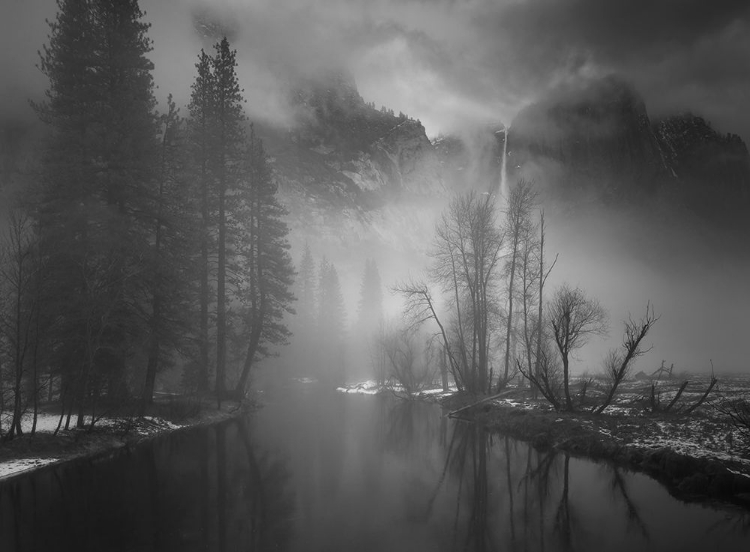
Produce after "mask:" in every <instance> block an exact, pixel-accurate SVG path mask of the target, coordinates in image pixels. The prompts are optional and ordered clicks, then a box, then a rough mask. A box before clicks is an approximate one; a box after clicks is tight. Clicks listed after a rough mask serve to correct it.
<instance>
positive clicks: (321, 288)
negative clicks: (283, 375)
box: [318, 257, 346, 383]
mask: <svg viewBox="0 0 750 552" xmlns="http://www.w3.org/2000/svg"><path fill="white" fill-rule="evenodd" d="M318 274H319V276H318V340H319V343H318V349H319V351H320V352H321V359H320V363H321V365H320V371H321V377H322V379H323V380H325V381H328V382H332V383H343V381H342V380H343V379H344V375H345V373H344V369H345V364H344V362H345V358H344V357H345V350H344V344H345V339H344V337H345V331H346V310H345V308H344V296H343V294H342V293H341V284H340V283H339V276H338V272H337V271H336V267H335V266H333V265H332V264H331V263H329V262H328V260H327V259H326V258H325V257H324V258H323V260H322V261H321V262H320V268H319V270H318Z"/></svg>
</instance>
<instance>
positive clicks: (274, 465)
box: [237, 419, 295, 551]
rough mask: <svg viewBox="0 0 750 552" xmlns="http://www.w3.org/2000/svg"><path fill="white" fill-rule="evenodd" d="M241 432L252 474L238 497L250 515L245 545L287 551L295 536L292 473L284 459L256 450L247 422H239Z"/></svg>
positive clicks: (252, 547) (260, 548)
mask: <svg viewBox="0 0 750 552" xmlns="http://www.w3.org/2000/svg"><path fill="white" fill-rule="evenodd" d="M237 429H238V434H239V438H240V440H241V442H242V445H243V447H244V449H245V453H246V455H247V466H248V467H249V474H250V477H249V479H248V480H247V482H246V485H245V486H244V487H243V488H241V492H240V493H239V496H238V498H239V499H240V500H241V501H242V504H243V505H244V506H245V508H247V510H248V515H249V520H245V524H246V527H248V528H249V533H250V534H249V540H247V541H244V542H243V543H242V544H243V545H246V546H247V548H246V549H247V550H259V551H262V550H285V549H286V548H288V546H289V543H290V542H291V538H292V536H293V531H292V528H293V517H294V513H295V495H294V491H293V489H292V488H291V480H292V474H291V472H290V470H289V467H288V464H287V463H286V462H285V461H284V459H283V458H280V457H276V458H274V457H273V456H271V455H270V454H269V453H268V452H265V453H258V452H257V451H256V449H255V448H254V447H253V444H252V442H251V440H250V432H249V430H248V428H247V425H246V424H245V422H244V420H242V419H240V420H238V421H237ZM248 521H249V523H248Z"/></svg>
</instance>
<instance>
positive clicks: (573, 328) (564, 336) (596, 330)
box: [548, 285, 607, 410]
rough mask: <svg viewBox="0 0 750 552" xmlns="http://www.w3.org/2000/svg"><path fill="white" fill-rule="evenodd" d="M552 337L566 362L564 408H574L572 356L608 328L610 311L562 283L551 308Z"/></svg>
mask: <svg viewBox="0 0 750 552" xmlns="http://www.w3.org/2000/svg"><path fill="white" fill-rule="evenodd" d="M548 311H549V312H548V316H549V324H550V327H551V329H552V337H553V339H554V342H555V344H556V345H557V349H558V351H559V352H560V358H561V359H562V365H563V389H564V392H565V408H566V409H567V410H573V401H572V399H571V397H570V355H571V353H572V352H573V351H575V350H576V349H580V348H581V347H583V346H584V345H585V344H586V342H587V341H588V338H589V337H590V336H591V335H595V334H599V335H601V334H604V333H606V331H607V312H606V311H605V310H604V308H603V307H602V306H601V305H600V304H599V302H598V301H596V300H595V299H590V298H588V297H586V296H585V295H584V293H583V291H582V290H580V289H579V288H575V289H571V288H570V287H569V286H567V285H563V286H561V287H560V288H558V289H557V291H556V292H555V295H554V297H553V298H552V301H551V302H550V305H549V309H548Z"/></svg>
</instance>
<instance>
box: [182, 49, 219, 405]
mask: <svg viewBox="0 0 750 552" xmlns="http://www.w3.org/2000/svg"><path fill="white" fill-rule="evenodd" d="M195 67H196V70H197V75H196V77H195V81H194V82H193V84H192V93H191V96H190V103H189V105H188V111H189V118H188V121H187V134H188V144H187V149H188V158H189V159H190V160H191V172H192V174H193V175H194V177H195V188H196V190H195V194H196V196H197V197H198V198H199V211H200V238H199V242H200V258H199V260H198V272H199V278H198V279H199V286H200V287H199V293H198V302H199V305H200V306H199V311H200V312H199V330H198V348H199V352H198V363H197V364H198V374H197V378H196V379H197V381H196V389H197V391H198V392H199V393H203V392H206V391H207V390H208V371H209V364H210V360H209V358H210V357H209V354H210V343H209V333H208V332H209V304H210V293H211V292H210V287H209V281H210V280H211V279H212V277H213V270H212V266H211V263H210V253H211V252H212V251H213V249H214V244H213V241H214V240H213V234H212V228H213V217H212V213H213V205H214V203H215V201H214V184H213V174H212V171H211V169H212V158H213V156H214V150H215V145H214V144H215V140H214V109H215V98H214V76H213V73H212V68H211V58H210V57H209V56H208V54H206V52H205V51H203V50H201V53H200V56H199V58H198V63H196V65H195Z"/></svg>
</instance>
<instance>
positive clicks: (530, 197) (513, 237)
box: [498, 179, 537, 391]
mask: <svg viewBox="0 0 750 552" xmlns="http://www.w3.org/2000/svg"><path fill="white" fill-rule="evenodd" d="M536 195H537V194H536V192H535V191H534V189H533V187H532V185H531V183H530V182H528V181H526V180H523V179H522V180H520V181H519V182H518V184H517V185H516V186H515V187H514V188H513V189H512V190H511V191H510V197H509V198H508V210H507V212H506V219H505V225H504V226H505V235H506V237H507V238H508V240H509V242H510V243H509V247H510V252H509V254H508V255H509V259H508V267H507V270H508V315H507V324H506V331H505V370H504V372H503V378H502V379H501V380H500V381H499V382H498V391H500V389H501V388H502V387H504V386H505V385H506V384H507V383H508V375H509V374H508V371H509V367H510V341H511V333H512V331H513V295H514V293H515V288H514V284H515V277H516V269H517V267H518V265H519V260H520V258H521V257H522V256H523V250H524V245H528V237H529V236H530V234H531V232H532V229H533V226H534V223H533V222H532V220H531V209H532V208H533V207H534V204H535V202H536ZM525 238H526V239H525Z"/></svg>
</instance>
